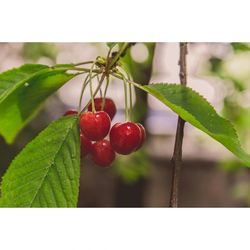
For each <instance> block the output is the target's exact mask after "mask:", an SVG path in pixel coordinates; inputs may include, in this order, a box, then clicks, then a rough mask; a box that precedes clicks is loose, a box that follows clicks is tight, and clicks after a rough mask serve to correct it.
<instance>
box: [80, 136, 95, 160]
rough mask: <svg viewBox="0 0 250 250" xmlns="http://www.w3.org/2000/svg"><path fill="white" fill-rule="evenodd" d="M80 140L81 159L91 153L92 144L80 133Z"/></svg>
mask: <svg viewBox="0 0 250 250" xmlns="http://www.w3.org/2000/svg"><path fill="white" fill-rule="evenodd" d="M80 140H81V158H83V157H84V156H86V155H87V154H89V153H90V152H91V149H92V142H91V141H90V140H89V139H88V138H86V136H85V135H84V134H83V133H82V132H80Z"/></svg>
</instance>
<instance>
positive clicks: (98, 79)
mask: <svg viewBox="0 0 250 250" xmlns="http://www.w3.org/2000/svg"><path fill="white" fill-rule="evenodd" d="M97 81H98V83H99V82H100V78H99V75H97ZM99 92H100V97H101V98H102V96H103V95H102V88H100V90H99Z"/></svg>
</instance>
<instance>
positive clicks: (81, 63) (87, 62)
mask: <svg viewBox="0 0 250 250" xmlns="http://www.w3.org/2000/svg"><path fill="white" fill-rule="evenodd" d="M93 62H94V61H86V62H79V63H76V64H74V65H75V66H79V65H84V64H90V63H93Z"/></svg>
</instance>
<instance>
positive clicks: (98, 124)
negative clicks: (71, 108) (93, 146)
mask: <svg viewBox="0 0 250 250" xmlns="http://www.w3.org/2000/svg"><path fill="white" fill-rule="evenodd" d="M110 124H111V121H110V117H109V115H108V114H107V113H106V112H104V111H98V112H95V113H94V112H86V113H83V114H82V115H81V117H80V128H81V131H82V133H83V134H84V135H85V136H86V137H87V138H88V139H89V140H91V141H99V140H101V139H103V138H104V137H105V136H106V135H107V134H108V132H109V129H110Z"/></svg>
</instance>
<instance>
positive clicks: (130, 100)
mask: <svg viewBox="0 0 250 250" xmlns="http://www.w3.org/2000/svg"><path fill="white" fill-rule="evenodd" d="M128 87H129V118H130V120H131V121H132V107H133V99H132V86H131V83H130V82H128Z"/></svg>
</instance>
